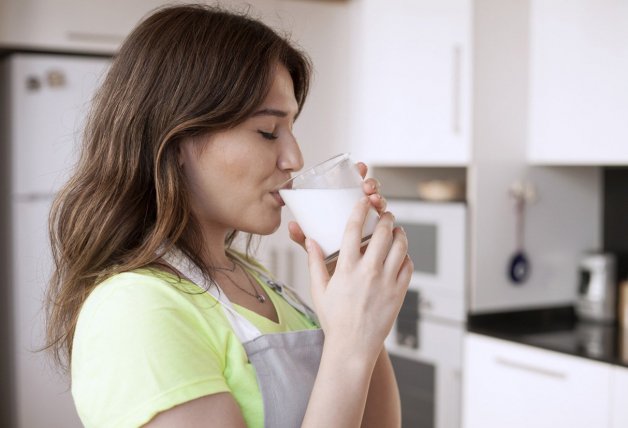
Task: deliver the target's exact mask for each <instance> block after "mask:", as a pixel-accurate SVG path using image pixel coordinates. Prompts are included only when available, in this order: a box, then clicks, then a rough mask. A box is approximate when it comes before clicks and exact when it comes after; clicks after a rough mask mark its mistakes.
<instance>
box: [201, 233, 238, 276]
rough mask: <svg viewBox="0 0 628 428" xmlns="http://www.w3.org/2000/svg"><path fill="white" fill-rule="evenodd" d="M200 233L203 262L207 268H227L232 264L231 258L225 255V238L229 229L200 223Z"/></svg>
mask: <svg viewBox="0 0 628 428" xmlns="http://www.w3.org/2000/svg"><path fill="white" fill-rule="evenodd" d="M201 227H202V230H201V233H202V235H203V241H204V244H205V245H204V247H205V251H204V255H203V262H204V263H205V266H206V267H208V268H211V267H217V268H229V267H231V266H232V265H233V262H232V260H231V258H229V257H228V256H227V252H226V248H225V238H226V237H227V235H228V234H229V232H230V229H227V228H225V227H217V226H211V225H202V226H201Z"/></svg>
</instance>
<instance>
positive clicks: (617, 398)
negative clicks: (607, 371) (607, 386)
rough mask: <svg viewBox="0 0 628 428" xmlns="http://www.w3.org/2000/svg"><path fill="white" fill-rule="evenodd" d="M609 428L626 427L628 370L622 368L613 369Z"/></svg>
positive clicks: (627, 422)
mask: <svg viewBox="0 0 628 428" xmlns="http://www.w3.org/2000/svg"><path fill="white" fill-rule="evenodd" d="M611 394H612V395H613V397H612V403H613V404H612V409H613V410H612V416H611V428H626V427H628V406H626V398H627V397H628V369H627V368H624V367H613V389H612V392H611Z"/></svg>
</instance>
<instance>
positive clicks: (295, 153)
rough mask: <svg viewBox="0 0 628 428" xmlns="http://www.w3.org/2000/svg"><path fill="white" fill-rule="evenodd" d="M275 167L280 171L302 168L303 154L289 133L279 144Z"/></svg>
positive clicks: (292, 170)
mask: <svg viewBox="0 0 628 428" xmlns="http://www.w3.org/2000/svg"><path fill="white" fill-rule="evenodd" d="M277 167H278V168H279V169H280V170H281V171H287V172H294V171H298V170H300V169H301V168H303V155H302V154H301V149H300V148H299V143H297V140H296V138H294V135H292V133H290V135H289V136H288V137H286V138H285V139H284V140H283V141H282V142H281V144H280V152H279V158H278V160H277Z"/></svg>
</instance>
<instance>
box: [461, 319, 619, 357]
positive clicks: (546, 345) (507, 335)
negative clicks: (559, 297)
mask: <svg viewBox="0 0 628 428" xmlns="http://www.w3.org/2000/svg"><path fill="white" fill-rule="evenodd" d="M467 330H468V331H469V332H472V333H477V334H483V335H486V336H492V337H496V338H499V339H504V340H509V341H512V342H517V343H522V344H525V345H530V346H536V347H538V348H543V349H548V350H551V351H557V352H562V353H564V354H569V355H575V356H578V357H583V358H588V359H591V360H596V361H602V362H605V363H610V364H614V365H620V366H624V367H628V329H622V328H620V327H619V326H618V325H617V324H600V323H595V322H590V321H581V320H578V318H577V317H576V315H575V312H574V309H573V307H572V306H561V307H555V308H544V309H533V310H522V311H509V312H498V313H487V314H475V315H469V317H468V320H467Z"/></svg>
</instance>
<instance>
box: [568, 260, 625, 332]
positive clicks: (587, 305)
mask: <svg viewBox="0 0 628 428" xmlns="http://www.w3.org/2000/svg"><path fill="white" fill-rule="evenodd" d="M615 266H616V261H615V256H614V255H613V254H609V253H595V254H588V255H586V256H584V257H583V258H582V260H581V261H580V265H579V271H580V275H579V276H580V282H579V284H578V296H577V300H576V306H575V309H576V313H577V315H578V317H579V318H581V319H585V320H590V321H601V322H612V321H614V320H615V312H616V311H615V294H616V281H615V276H616V272H615Z"/></svg>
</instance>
